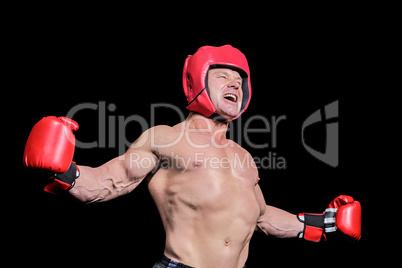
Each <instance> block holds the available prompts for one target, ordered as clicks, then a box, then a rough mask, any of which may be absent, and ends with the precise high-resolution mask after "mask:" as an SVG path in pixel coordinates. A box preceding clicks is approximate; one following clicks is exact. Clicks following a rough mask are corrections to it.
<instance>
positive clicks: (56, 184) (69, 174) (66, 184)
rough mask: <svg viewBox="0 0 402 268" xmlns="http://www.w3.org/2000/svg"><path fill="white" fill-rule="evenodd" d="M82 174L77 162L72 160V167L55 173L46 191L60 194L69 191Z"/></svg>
mask: <svg viewBox="0 0 402 268" xmlns="http://www.w3.org/2000/svg"><path fill="white" fill-rule="evenodd" d="M79 176H80V170H79V168H78V166H77V165H76V164H75V162H71V164H70V167H69V168H68V170H67V171H66V172H65V173H62V174H55V175H54V176H53V177H52V182H51V183H49V184H48V185H46V186H45V191H46V192H49V193H52V194H58V193H60V192H64V191H68V190H70V189H71V188H73V187H74V185H75V180H76V179H77V178H78V177H79Z"/></svg>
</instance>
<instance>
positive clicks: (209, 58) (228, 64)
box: [183, 45, 251, 121]
mask: <svg viewBox="0 0 402 268" xmlns="http://www.w3.org/2000/svg"><path fill="white" fill-rule="evenodd" d="M212 68H229V69H232V70H235V71H237V72H238V73H239V74H240V76H241V77H242V80H243V81H242V90H243V101H242V104H241V108H240V112H239V114H238V115H237V116H236V117H235V118H233V119H236V118H238V117H239V116H240V115H241V114H242V113H243V112H244V111H245V110H246V109H247V107H248V105H249V103H250V99H251V83H250V68H249V67H248V63H247V59H246V56H244V54H243V53H241V52H240V50H238V49H237V48H234V47H232V46H231V45H225V46H221V47H212V46H203V47H200V48H199V49H198V50H197V52H196V53H195V54H194V55H189V56H188V57H187V59H186V62H185V63H184V68H183V89H184V94H185V95H186V98H187V101H188V106H187V109H188V110H190V111H193V112H196V113H199V114H202V115H204V116H206V117H211V116H212V115H213V114H214V113H215V111H216V109H215V107H214V105H213V104H212V102H211V99H210V97H209V89H208V82H207V81H208V71H209V70H210V69H212ZM230 120H231V119H229V120H227V121H230Z"/></svg>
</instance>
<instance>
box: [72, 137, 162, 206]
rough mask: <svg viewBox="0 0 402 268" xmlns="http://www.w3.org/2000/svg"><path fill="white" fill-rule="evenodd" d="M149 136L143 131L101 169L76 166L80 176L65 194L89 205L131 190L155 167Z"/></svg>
mask: <svg viewBox="0 0 402 268" xmlns="http://www.w3.org/2000/svg"><path fill="white" fill-rule="evenodd" d="M149 132H150V130H148V131H145V132H144V133H143V134H142V135H141V137H140V138H138V139H137V140H136V141H135V142H134V143H133V144H132V145H131V146H130V148H129V149H128V150H127V152H126V153H125V154H124V155H122V156H119V157H116V158H114V159H112V160H110V161H109V162H107V163H105V164H104V165H102V166H99V167H96V168H91V167H87V166H78V167H79V170H80V176H79V178H78V179H77V180H76V183H75V186H74V187H73V188H72V189H71V190H70V191H69V193H70V194H71V195H72V196H74V197H75V198H77V199H78V200H80V201H81V202H84V203H92V202H103V201H108V200H110V199H113V198H116V197H118V196H120V195H124V194H127V193H130V192H131V191H132V190H134V189H135V188H136V187H137V186H138V185H139V184H140V183H141V182H142V180H143V179H144V178H145V177H146V176H147V175H148V174H149V173H150V172H151V171H152V170H154V169H155V168H156V166H157V164H158V159H157V156H156V152H155V150H154V149H153V148H152V147H151V141H150V136H149V135H150V134H149ZM139 160H141V161H139ZM140 163H146V165H145V164H144V165H141V164H140Z"/></svg>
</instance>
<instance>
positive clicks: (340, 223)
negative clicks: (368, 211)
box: [297, 195, 361, 242]
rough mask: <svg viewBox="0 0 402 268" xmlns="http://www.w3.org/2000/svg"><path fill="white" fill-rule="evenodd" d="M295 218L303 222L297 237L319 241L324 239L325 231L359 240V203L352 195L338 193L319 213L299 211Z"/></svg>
mask: <svg viewBox="0 0 402 268" xmlns="http://www.w3.org/2000/svg"><path fill="white" fill-rule="evenodd" d="M297 218H298V219H299V221H301V222H303V223H304V230H303V232H300V233H299V238H304V239H305V240H308V241H313V242H320V241H321V240H322V238H324V240H326V235H325V233H330V232H335V231H336V230H337V229H338V230H339V231H341V232H342V233H344V234H346V235H348V236H350V237H352V238H353V239H355V240H359V239H360V237H361V205H360V202H359V201H355V200H354V199H353V197H351V196H347V195H340V196H338V197H337V198H335V199H334V200H333V201H332V202H331V203H330V204H329V206H328V208H327V209H326V210H325V211H324V213H320V214H312V213H300V214H299V215H298V216H297Z"/></svg>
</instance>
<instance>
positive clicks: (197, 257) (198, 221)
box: [148, 123, 262, 268]
mask: <svg viewBox="0 0 402 268" xmlns="http://www.w3.org/2000/svg"><path fill="white" fill-rule="evenodd" d="M183 124H184V123H181V124H179V125H177V126H175V127H162V130H161V128H159V130H157V132H158V133H155V140H154V142H155V145H156V147H157V148H158V149H157V154H158V158H159V161H160V162H159V169H158V170H157V172H156V173H155V174H154V175H153V176H152V177H150V178H149V180H148V188H149V191H150V193H151V195H152V197H153V199H154V201H155V203H156V205H157V207H158V210H159V213H160V215H161V218H162V221H163V225H164V228H165V231H166V247H165V255H167V256H168V257H170V258H173V259H175V260H177V261H180V262H182V263H185V264H188V265H191V266H195V267H222V268H224V267H242V266H243V264H244V263H245V261H246V259H247V256H248V246H249V241H250V239H251V236H252V234H253V232H254V230H255V227H256V223H257V219H258V217H259V215H260V213H261V210H262V208H260V207H259V205H258V202H257V198H256V193H255V186H256V184H257V182H258V171H257V168H256V167H255V165H254V162H253V159H252V157H251V155H250V154H249V153H248V152H247V151H246V150H244V149H243V148H241V147H240V146H239V145H237V144H236V143H234V142H233V141H230V140H227V139H223V140H222V141H216V140H215V139H213V138H212V139H211V135H210V133H202V132H201V133H200V132H198V131H195V130H192V129H182V127H184V125H183Z"/></svg>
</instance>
